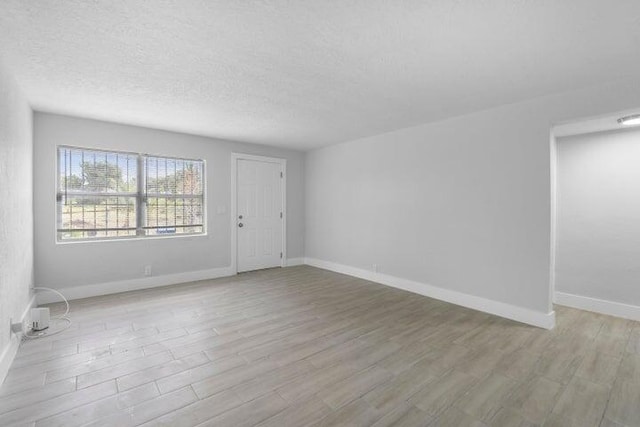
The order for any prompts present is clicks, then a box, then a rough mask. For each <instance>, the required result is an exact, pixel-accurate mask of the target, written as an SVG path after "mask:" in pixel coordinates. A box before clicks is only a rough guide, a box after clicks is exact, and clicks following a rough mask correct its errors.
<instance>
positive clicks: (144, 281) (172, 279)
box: [38, 267, 235, 304]
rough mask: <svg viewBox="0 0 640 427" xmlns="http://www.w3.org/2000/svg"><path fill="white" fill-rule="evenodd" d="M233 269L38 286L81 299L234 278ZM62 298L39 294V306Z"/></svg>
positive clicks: (221, 268) (54, 295)
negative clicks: (84, 283)
mask: <svg viewBox="0 0 640 427" xmlns="http://www.w3.org/2000/svg"><path fill="white" fill-rule="evenodd" d="M234 274H235V273H234V272H233V271H232V268H231V267H220V268H212V269H209V270H197V271H187V272H184V273H176V274H167V275H164V276H153V277H143V278H140V279H129V280H120V281H117V282H106V283H96V284H91V285H83V286H74V287H70V288H63V287H60V286H59V285H58V286H56V285H55V284H42V285H38V286H43V287H48V288H53V289H56V290H58V291H59V292H60V293H62V294H63V295H64V296H65V297H66V298H67V299H69V300H74V299H81V298H89V297H95V296H101V295H110V294H117V293H120V292H127V291H136V290H140V289H149V288H157V287H160V286H169V285H176V284H179V283H187V282H195V281H197V280H208V279H217V278H220V277H227V276H233V275H234ZM59 301H60V298H59V297H58V296H57V295H56V294H54V293H52V292H39V293H38V304H48V303H51V302H59Z"/></svg>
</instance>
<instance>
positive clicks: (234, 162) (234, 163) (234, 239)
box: [231, 153, 287, 274]
mask: <svg viewBox="0 0 640 427" xmlns="http://www.w3.org/2000/svg"><path fill="white" fill-rule="evenodd" d="M239 160H253V161H257V162H266V163H277V164H279V165H280V171H281V172H282V182H281V185H280V190H281V191H282V208H281V209H282V258H281V259H280V267H285V266H286V265H287V263H286V259H287V159H281V158H279V157H265V156H256V155H253V154H244V153H231V272H232V274H238V161H239Z"/></svg>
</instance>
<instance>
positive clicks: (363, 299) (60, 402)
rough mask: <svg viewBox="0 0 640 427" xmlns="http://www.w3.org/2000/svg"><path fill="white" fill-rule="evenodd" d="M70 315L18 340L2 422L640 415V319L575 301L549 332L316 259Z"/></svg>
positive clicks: (547, 421)
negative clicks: (61, 327)
mask: <svg viewBox="0 0 640 427" xmlns="http://www.w3.org/2000/svg"><path fill="white" fill-rule="evenodd" d="M71 318H72V319H73V326H72V327H71V328H70V329H69V330H68V331H66V332H64V333H62V334H60V335H57V336H53V337H49V338H46V339H41V340H36V341H29V342H26V343H24V344H23V345H22V347H21V348H20V350H19V353H18V356H17V358H16V360H15V362H14V364H13V366H12V369H11V370H10V372H9V375H8V377H7V379H6V381H5V383H4V384H3V385H2V387H1V388H0V425H2V426H9V425H14V424H15V425H21V426H22V425H25V426H33V425H36V426H39V427H40V426H65V427H67V426H76V425H94V426H95V425H102V426H133V425H168V426H196V425H198V426H200V425H202V426H227V425H228V426H233V427H240V426H252V425H259V426H301V425H314V426H316V425H317V426H321V425H363V426H368V425H375V426H387V425H402V426H409V425H411V426H424V425H429V426H456V427H460V426H485V425H488V426H535V425H547V426H563V427H566V426H569V427H571V426H579V427H589V426H598V425H601V426H607V427H613V426H639V425H640V325H639V324H638V323H634V322H631V321H626V320H622V319H617V318H613V317H607V316H602V315H597V314H593V313H588V312H583V311H579V310H573V309H567V308H563V307H557V322H558V327H557V328H556V329H555V330H553V331H545V330H542V329H537V328H534V327H529V326H525V325H522V324H519V323H516V322H511V321H508V320H504V319H501V318H498V317H494V316H490V315H487V314H483V313H479V312H476V311H473V310H468V309H465V308H461V307H458V306H454V305H451V304H447V303H443V302H440V301H436V300H433V299H430V298H426V297H421V296H418V295H415V294H410V293H407V292H403V291H399V290H396V289H393V288H389V287H385V286H382V285H378V284H374V283H371V282H367V281H364V280H360V279H355V278H351V277H348V276H344V275H339V274H335V273H331V272H328V271H323V270H319V269H315V268H312V267H306V266H305V267H293V268H286V269H274V270H267V271H261V272H253V273H245V274H241V275H238V276H236V277H233V278H226V279H219V280H213V281H204V282H197V283H191V284H185V285H179V286H172V287H167V288H157V289H153V290H146V291H137V292H130V293H126V294H119V295H113V296H108V297H99V298H90V299H86V300H82V301H75V302H73V303H72V314H71Z"/></svg>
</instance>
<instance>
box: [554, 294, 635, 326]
mask: <svg viewBox="0 0 640 427" xmlns="http://www.w3.org/2000/svg"><path fill="white" fill-rule="evenodd" d="M554 302H555V303H556V304H558V305H565V306H567V307H573V308H579V309H580V310H587V311H594V312H596V313H601V314H607V315H609V316H616V317H622V318H624V319H630V320H636V321H640V306H637V305H629V304H624V303H621V302H615V301H608V300H603V299H597V298H590V297H585V296H581V295H574V294H567V293H564V292H556V293H555V294H554Z"/></svg>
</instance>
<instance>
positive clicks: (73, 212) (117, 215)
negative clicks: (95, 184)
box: [58, 196, 136, 240]
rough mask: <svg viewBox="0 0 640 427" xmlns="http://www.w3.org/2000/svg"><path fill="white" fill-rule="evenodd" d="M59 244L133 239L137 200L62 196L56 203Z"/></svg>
mask: <svg viewBox="0 0 640 427" xmlns="http://www.w3.org/2000/svg"><path fill="white" fill-rule="evenodd" d="M58 209H59V216H60V222H59V226H58V238H59V239H60V240H70V239H87V238H105V237H124V236H135V235H136V198H135V197H115V196H62V199H61V201H60V202H59V207H58Z"/></svg>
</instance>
